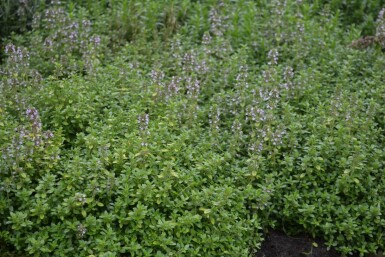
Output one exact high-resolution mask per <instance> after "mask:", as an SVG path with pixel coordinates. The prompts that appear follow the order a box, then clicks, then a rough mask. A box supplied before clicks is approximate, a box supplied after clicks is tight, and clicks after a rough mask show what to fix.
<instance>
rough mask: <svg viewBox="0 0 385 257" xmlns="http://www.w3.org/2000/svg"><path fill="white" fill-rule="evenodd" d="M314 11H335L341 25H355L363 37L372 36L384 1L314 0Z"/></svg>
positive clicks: (384, 3)
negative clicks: (340, 20)
mask: <svg viewBox="0 0 385 257" xmlns="http://www.w3.org/2000/svg"><path fill="white" fill-rule="evenodd" d="M313 2H314V7H315V10H317V11H321V10H322V9H324V8H327V9H330V10H336V12H337V13H339V15H341V19H342V22H343V24H344V25H345V26H346V25H351V24H355V25H357V26H359V27H360V28H361V29H362V34H363V35H373V34H374V33H375V31H376V24H375V22H376V19H377V15H378V13H379V12H380V10H381V8H383V7H384V5H385V1H384V0H376V1H362V0H314V1H313Z"/></svg>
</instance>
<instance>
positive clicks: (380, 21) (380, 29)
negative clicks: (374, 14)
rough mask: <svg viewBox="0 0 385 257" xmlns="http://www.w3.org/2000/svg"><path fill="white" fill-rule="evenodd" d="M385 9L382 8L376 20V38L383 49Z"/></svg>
mask: <svg viewBox="0 0 385 257" xmlns="http://www.w3.org/2000/svg"><path fill="white" fill-rule="evenodd" d="M384 13H385V8H382V9H381V11H380V13H379V14H378V18H377V28H376V37H377V41H378V42H379V44H380V45H381V47H383V48H385V19H384Z"/></svg>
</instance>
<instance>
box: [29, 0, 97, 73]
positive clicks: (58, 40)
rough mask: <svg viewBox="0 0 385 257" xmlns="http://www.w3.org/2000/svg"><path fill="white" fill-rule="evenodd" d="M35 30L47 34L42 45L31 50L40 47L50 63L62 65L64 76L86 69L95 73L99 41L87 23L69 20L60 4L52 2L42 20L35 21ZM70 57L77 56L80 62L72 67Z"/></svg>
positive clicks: (89, 22)
mask: <svg viewBox="0 0 385 257" xmlns="http://www.w3.org/2000/svg"><path fill="white" fill-rule="evenodd" d="M34 28H35V29H39V28H41V29H43V30H44V31H45V32H46V35H45V36H44V38H43V45H42V46H41V45H35V46H34V47H35V48H36V49H40V48H41V47H42V48H43V50H44V51H45V52H46V53H50V54H49V55H47V57H49V61H50V62H51V63H57V62H58V63H61V64H62V65H63V66H64V69H65V72H67V71H72V70H79V69H85V70H86V71H88V72H89V73H91V72H92V71H93V70H94V63H95V58H96V55H97V52H98V48H99V46H100V42H101V38H100V37H99V36H97V35H93V34H92V23H91V21H90V20H87V19H83V20H75V19H73V18H71V17H70V15H69V14H68V13H67V12H66V11H65V9H64V8H63V7H62V6H61V2H60V1H53V2H52V3H51V7H50V8H48V9H47V10H46V11H45V13H44V15H43V16H42V17H39V16H36V17H35V18H34ZM34 44H39V43H38V42H35V43H34ZM36 54H37V53H36ZM71 55H72V56H71ZM73 56H80V57H81V59H82V60H83V62H75V63H74V62H73V61H72V60H71V57H73ZM66 70H67V71H66Z"/></svg>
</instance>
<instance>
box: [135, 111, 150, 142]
mask: <svg viewBox="0 0 385 257" xmlns="http://www.w3.org/2000/svg"><path fill="white" fill-rule="evenodd" d="M149 122H150V116H149V115H148V114H147V113H144V114H141V115H139V116H138V125H139V135H140V137H141V138H142V142H141V145H142V146H148V143H147V136H148V135H150V131H149V129H148V125H149Z"/></svg>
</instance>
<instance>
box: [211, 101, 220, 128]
mask: <svg viewBox="0 0 385 257" xmlns="http://www.w3.org/2000/svg"><path fill="white" fill-rule="evenodd" d="M220 120H221V111H220V109H219V108H218V106H214V107H213V106H211V107H210V112H209V124H210V128H211V131H214V132H218V131H219V122H220Z"/></svg>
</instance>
